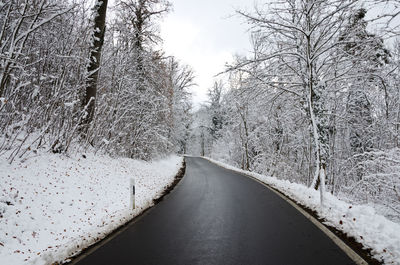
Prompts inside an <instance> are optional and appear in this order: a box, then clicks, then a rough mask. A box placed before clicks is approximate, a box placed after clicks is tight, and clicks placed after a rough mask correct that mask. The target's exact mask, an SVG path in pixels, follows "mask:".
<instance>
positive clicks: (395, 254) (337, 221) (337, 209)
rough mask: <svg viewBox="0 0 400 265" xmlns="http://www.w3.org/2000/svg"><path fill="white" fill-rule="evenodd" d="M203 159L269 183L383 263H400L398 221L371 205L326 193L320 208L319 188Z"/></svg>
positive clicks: (399, 227) (399, 225)
mask: <svg viewBox="0 0 400 265" xmlns="http://www.w3.org/2000/svg"><path fill="white" fill-rule="evenodd" d="M207 159H208V160H210V161H211V162H213V163H215V164H217V165H220V166H222V167H224V168H227V169H230V170H234V171H236V172H240V173H244V174H247V175H250V176H251V177H254V178H255V179H258V180H260V181H261V182H264V183H266V184H268V185H270V186H272V187H273V188H275V189H277V190H279V191H280V192H282V193H284V194H285V195H286V196H288V197H289V198H291V199H293V200H295V201H297V202H298V203H300V204H302V205H304V206H307V207H308V208H310V209H312V210H314V211H316V212H317V213H318V215H319V217H320V218H324V219H325V220H327V221H326V224H327V225H329V226H333V227H335V228H336V229H338V230H341V231H343V232H344V233H346V234H347V235H348V236H351V237H354V238H355V239H356V241H358V242H359V243H361V244H363V246H365V247H366V248H370V249H372V254H373V255H374V258H376V259H377V260H380V261H383V262H384V264H396V265H400V224H398V223H395V222H392V221H390V220H388V219H387V218H385V217H384V216H382V215H379V214H377V213H376V211H375V209H374V208H373V207H371V206H368V205H354V204H349V203H346V202H344V201H341V200H339V199H338V198H336V197H334V196H332V195H331V194H329V193H327V194H326V195H325V201H324V207H322V208H321V206H320V197H319V191H316V190H314V189H311V188H308V187H306V186H304V185H301V184H297V183H292V182H290V181H288V180H279V179H277V178H275V177H268V176H264V175H260V174H256V173H252V172H249V171H244V170H241V169H238V168H235V167H232V166H230V165H228V164H225V163H221V162H219V161H216V160H213V159H210V158H207Z"/></svg>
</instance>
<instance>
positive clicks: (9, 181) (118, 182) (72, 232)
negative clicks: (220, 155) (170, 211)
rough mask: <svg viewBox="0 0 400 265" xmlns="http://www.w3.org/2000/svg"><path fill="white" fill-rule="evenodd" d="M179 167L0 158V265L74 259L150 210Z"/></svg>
mask: <svg viewBox="0 0 400 265" xmlns="http://www.w3.org/2000/svg"><path fill="white" fill-rule="evenodd" d="M181 165H182V158H180V157H177V156H171V157H169V158H167V159H164V160H160V161H154V162H151V163H147V162H142V161H136V160H132V159H113V158H110V157H107V156H101V155H96V156H95V155H93V154H86V158H83V156H78V155H76V156H73V157H66V156H64V155H54V154H47V153H44V154H41V155H36V156H35V157H31V158H29V159H27V160H26V161H15V162H14V163H13V164H11V165H10V164H8V162H7V161H6V159H5V158H4V156H3V157H0V190H1V193H0V261H1V262H0V263H1V264H4V265H8V264H9V265H11V264H12V265H18V264H51V263H53V262H55V261H60V260H63V259H66V258H67V257H69V256H71V255H73V254H76V253H78V252H79V251H80V250H81V249H82V248H85V247H87V246H89V245H91V244H93V243H94V242H96V241H98V240H99V239H101V238H103V237H105V236H106V235H107V234H108V233H109V232H110V231H112V230H113V229H115V228H117V227H118V226H120V225H122V224H124V223H125V222H127V221H129V220H130V219H132V218H133V217H134V216H136V215H138V214H140V213H141V212H142V211H143V210H145V209H146V208H148V207H150V206H152V205H153V199H154V198H157V197H159V196H160V195H161V194H162V192H163V190H164V189H165V188H166V187H167V186H168V185H169V184H170V183H171V182H172V181H173V180H174V177H175V175H176V174H177V172H178V170H179V168H180V167H181ZM131 177H133V178H135V182H136V209H135V210H133V211H132V210H129V203H130V202H129V196H130V190H129V183H130V178H131Z"/></svg>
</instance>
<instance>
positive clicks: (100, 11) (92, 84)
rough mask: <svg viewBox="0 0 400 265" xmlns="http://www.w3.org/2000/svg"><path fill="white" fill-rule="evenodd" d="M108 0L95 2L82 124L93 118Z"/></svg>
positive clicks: (87, 123)
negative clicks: (85, 113)
mask: <svg viewBox="0 0 400 265" xmlns="http://www.w3.org/2000/svg"><path fill="white" fill-rule="evenodd" d="M107 4H108V0H97V1H96V2H95V6H94V8H93V10H94V23H93V33H92V34H93V35H92V37H91V40H90V41H91V43H90V55H89V65H88V67H87V72H88V77H87V82H86V89H85V95H84V98H83V101H82V105H83V108H84V111H85V112H87V115H86V116H85V117H84V118H83V120H82V124H83V125H86V127H87V126H88V125H89V123H90V122H91V121H92V120H93V115H94V109H95V105H96V94H97V83H98V76H99V71H100V58H101V49H102V47H103V43H104V33H105V29H106V14H107Z"/></svg>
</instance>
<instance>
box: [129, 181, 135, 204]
mask: <svg viewBox="0 0 400 265" xmlns="http://www.w3.org/2000/svg"><path fill="white" fill-rule="evenodd" d="M129 187H130V195H131V196H130V203H129V204H130V208H131V209H132V210H134V209H135V179H133V178H131V179H130V185H129Z"/></svg>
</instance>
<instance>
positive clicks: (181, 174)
mask: <svg viewBox="0 0 400 265" xmlns="http://www.w3.org/2000/svg"><path fill="white" fill-rule="evenodd" d="M185 172H186V161H185V156H183V160H182V166H181V168H180V169H179V170H178V173H177V174H176V175H175V178H174V181H173V182H172V183H171V184H170V185H169V186H168V187H167V188H166V189H165V190H164V191H163V193H162V194H161V195H160V196H159V197H158V198H155V199H153V203H154V204H153V205H152V206H150V207H148V208H147V209H145V210H143V211H142V212H141V213H140V214H138V215H136V216H135V217H133V218H132V219H131V220H129V221H128V222H126V223H125V224H123V225H121V226H119V227H117V228H116V229H114V230H112V231H110V233H109V234H108V235H106V236H105V237H104V238H103V239H101V240H99V241H97V242H95V243H93V244H92V245H90V246H88V247H87V248H84V249H82V250H81V252H79V253H78V254H76V255H74V256H71V257H69V258H66V259H65V260H69V261H67V262H61V263H58V262H56V263H52V265H60V264H67V265H75V264H77V263H78V262H79V261H81V260H83V259H84V258H86V257H87V256H89V255H91V254H92V253H93V252H95V251H96V250H98V249H99V248H101V247H102V246H104V245H105V244H107V243H108V242H110V241H111V240H113V239H114V238H115V237H117V236H118V235H119V234H121V233H123V232H125V231H126V230H127V229H128V228H129V227H131V226H132V225H134V224H135V223H136V222H138V221H139V220H140V219H142V218H143V217H144V216H146V215H147V214H148V213H149V212H150V210H151V209H153V208H154V207H155V206H156V205H157V204H158V203H160V202H161V201H162V200H163V199H164V197H166V196H167V195H169V194H170V193H171V192H172V191H173V190H174V189H175V188H176V187H177V186H178V185H179V183H180V182H181V180H182V179H183V177H184V176H185Z"/></svg>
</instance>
